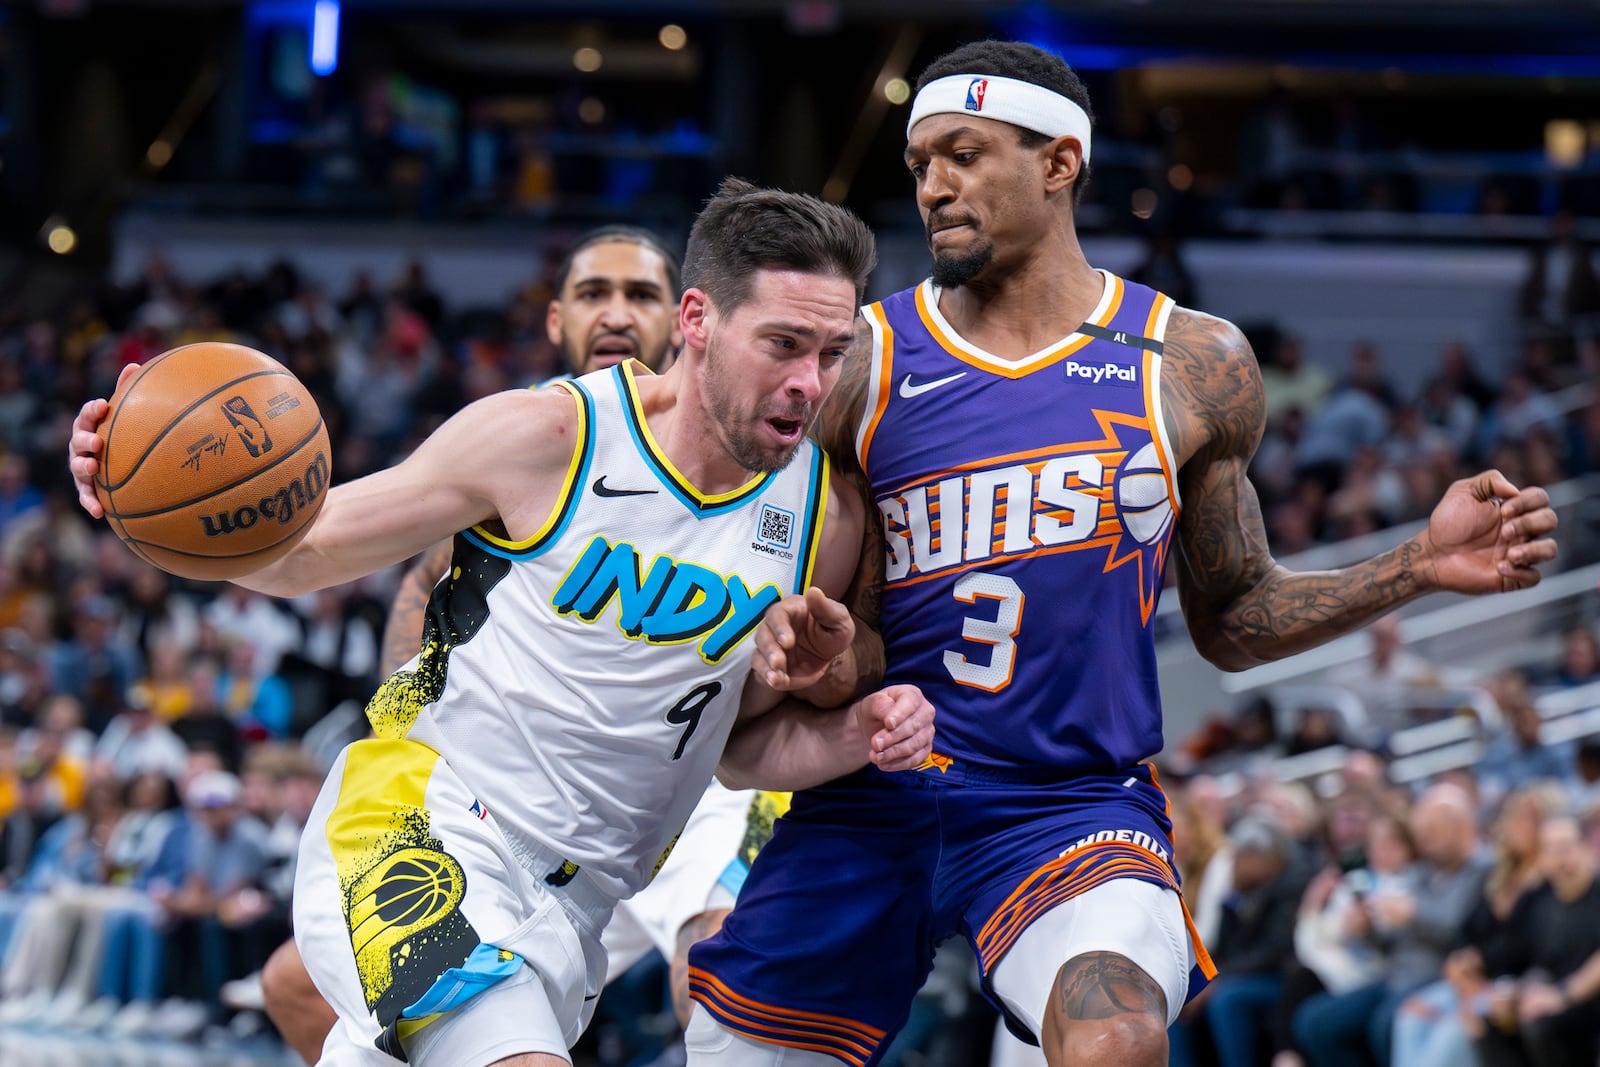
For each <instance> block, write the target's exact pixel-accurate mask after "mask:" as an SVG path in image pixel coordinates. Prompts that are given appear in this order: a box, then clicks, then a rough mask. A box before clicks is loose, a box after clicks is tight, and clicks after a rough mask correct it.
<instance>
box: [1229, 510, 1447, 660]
mask: <svg viewBox="0 0 1600 1067" xmlns="http://www.w3.org/2000/svg"><path fill="white" fill-rule="evenodd" d="M1422 553H1423V549H1422V545H1421V544H1420V543H1419V542H1418V541H1417V540H1416V539H1412V540H1410V541H1407V542H1406V543H1405V544H1403V545H1400V546H1399V547H1397V548H1395V549H1393V550H1392V551H1390V552H1385V553H1384V554H1383V555H1381V556H1377V557H1375V558H1374V559H1371V560H1368V561H1367V562H1365V563H1360V564H1357V565H1356V566H1354V567H1348V568H1346V569H1344V570H1338V571H1311V572H1307V573H1304V574H1294V573H1291V572H1289V571H1286V570H1283V569H1281V568H1279V569H1275V570H1274V571H1273V572H1272V573H1271V574H1270V575H1269V576H1268V577H1267V578H1266V579H1265V580H1264V581H1262V582H1261V583H1260V584H1258V585H1257V586H1255V587H1254V588H1252V589H1250V590H1248V591H1247V592H1245V593H1244V594H1243V595H1241V596H1239V597H1238V598H1237V599H1236V600H1234V602H1233V603H1232V604H1231V605H1229V606H1228V607H1227V608H1226V609H1225V610H1224V611H1222V612H1221V613H1220V615H1219V616H1218V618H1217V620H1216V621H1217V626H1218V631H1217V641H1216V642H1215V644H1214V645H1213V646H1212V647H1211V648H1210V649H1202V651H1203V652H1206V653H1207V654H1208V656H1209V655H1211V653H1212V652H1216V653H1218V655H1219V656H1220V657H1221V658H1220V659H1219V658H1218V656H1212V657H1211V658H1212V659H1213V662H1216V663H1217V664H1218V666H1222V667H1225V668H1228V669H1233V670H1239V669H1243V668H1244V667H1250V666H1254V665H1255V664H1258V663H1265V662H1267V661H1269V660H1275V659H1282V658H1283V657H1285V656H1292V655H1294V654H1295V653H1297V652H1304V651H1305V650H1306V649H1309V648H1315V647H1316V646H1317V645H1320V644H1322V643H1324V642H1326V641H1329V640H1331V639H1332V638H1335V637H1338V636H1339V635H1341V634H1346V633H1349V632H1350V631H1351V630H1354V629H1357V628H1358V627H1361V626H1364V625H1365V624H1367V623H1369V622H1371V621H1372V620H1373V619H1375V618H1377V617H1378V616H1379V615H1382V614H1384V613H1386V612H1388V611H1390V610H1391V609H1393V608H1396V607H1399V606H1400V605H1401V604H1404V603H1406V602H1407V601H1409V600H1413V599H1415V598H1416V597H1418V596H1421V595H1422V594H1423V593H1426V592H1428V586H1427V584H1426V583H1425V581H1424V579H1423V575H1422V571H1421V564H1422Z"/></svg>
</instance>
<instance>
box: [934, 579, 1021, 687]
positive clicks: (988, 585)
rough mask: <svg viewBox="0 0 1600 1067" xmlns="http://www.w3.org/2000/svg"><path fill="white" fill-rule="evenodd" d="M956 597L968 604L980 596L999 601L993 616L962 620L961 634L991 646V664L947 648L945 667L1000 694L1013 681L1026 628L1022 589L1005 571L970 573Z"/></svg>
mask: <svg viewBox="0 0 1600 1067" xmlns="http://www.w3.org/2000/svg"><path fill="white" fill-rule="evenodd" d="M955 597H956V599H957V600H959V601H961V602H962V603H964V604H976V603H977V602H978V600H979V599H983V600H993V601H995V602H996V606H995V614H994V618H993V619H985V618H980V617H977V616H973V615H968V616H966V617H965V618H964V619H962V620H961V636H962V637H963V638H964V639H966V640H968V641H972V642H975V643H977V644H980V645H989V646H991V651H990V653H989V662H988V663H974V662H973V661H972V660H970V659H968V658H967V657H966V656H965V655H963V654H962V653H960V652H956V651H953V650H949V649H947V650H946V651H945V654H944V666H945V670H947V671H949V672H950V677H952V678H954V679H955V680H956V681H957V682H959V683H961V684H962V685H970V686H972V687H973V688H975V689H983V690H987V691H988V692H990V693H998V692H999V691H1000V690H1002V689H1004V688H1005V687H1006V686H1007V685H1010V684H1011V668H1012V666H1013V664H1014V663H1015V662H1016V658H1017V642H1016V636H1017V632H1018V631H1019V630H1021V629H1022V599H1023V598H1022V589H1021V588H1020V587H1018V585H1017V583H1016V582H1015V581H1013V580H1012V579H1010V578H1008V577H1006V576H1005V575H1003V574H982V573H968V574H965V575H963V576H962V577H961V579H960V580H959V581H958V582H956V589H955Z"/></svg>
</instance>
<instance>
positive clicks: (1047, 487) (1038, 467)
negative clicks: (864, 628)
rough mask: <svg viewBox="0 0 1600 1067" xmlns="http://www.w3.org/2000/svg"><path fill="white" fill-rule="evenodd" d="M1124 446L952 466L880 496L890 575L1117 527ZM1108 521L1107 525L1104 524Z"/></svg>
mask: <svg viewBox="0 0 1600 1067" xmlns="http://www.w3.org/2000/svg"><path fill="white" fill-rule="evenodd" d="M1125 455H1126V453H1125V452H1123V451H1113V452H1109V453H1108V452H1081V453H1076V454H1071V455H1057V456H1048V457H1046V456H1040V457H1037V458H1033V459H1028V460H1025V461H1020V462H1013V463H1006V464H1003V465H998V466H994V467H990V468H987V469H980V470H972V471H965V472H960V473H951V474H949V475H947V476H945V477H943V478H940V479H938V480H937V481H924V482H922V483H919V484H916V485H913V486H911V487H909V488H906V489H902V490H900V491H899V492H896V493H893V494H891V495H888V496H884V497H880V498H879V499H878V512H879V514H880V515H881V516H882V517H883V533H884V539H885V541H886V542H887V557H888V559H887V562H888V569H887V572H886V574H885V579H886V580H887V581H890V582H894V581H899V580H901V579H904V578H906V577H908V576H911V575H913V574H916V575H925V574H932V573H935V572H938V571H943V570H947V569H949V568H952V567H958V566H963V565H966V564H970V563H974V562H977V561H980V560H986V559H993V558H999V557H1005V556H1015V555H1022V554H1027V553H1031V552H1036V551H1039V550H1040V549H1044V548H1052V547H1056V546H1062V545H1072V544H1076V543H1082V542H1087V541H1090V540H1091V539H1094V538H1096V537H1097V536H1102V535H1105V534H1108V533H1110V534H1114V533H1115V532H1116V510H1115V506H1114V504H1113V503H1112V502H1111V483H1112V476H1113V475H1114V474H1115V470H1116V466H1115V465H1116V463H1117V462H1119V461H1120V460H1121V459H1122V457H1124V456H1125ZM1107 524H1109V525H1107Z"/></svg>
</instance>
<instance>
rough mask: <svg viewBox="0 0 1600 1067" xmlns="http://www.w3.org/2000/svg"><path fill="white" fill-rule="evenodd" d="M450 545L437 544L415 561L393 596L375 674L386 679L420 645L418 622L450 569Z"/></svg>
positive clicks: (444, 543) (424, 615)
mask: <svg viewBox="0 0 1600 1067" xmlns="http://www.w3.org/2000/svg"><path fill="white" fill-rule="evenodd" d="M450 546H451V542H450V541H440V542H439V543H438V544H436V545H434V546H433V547H432V548H430V549H428V551H426V552H424V553H423V554H422V555H420V556H418V557H417V561H416V562H415V563H413V564H412V565H411V567H410V569H409V570H407V571H406V573H405V577H403V578H401V579H400V588H399V589H398V590H397V591H396V592H395V595H394V603H393V604H391V605H389V617H388V618H387V619H385V620H384V623H383V651H382V654H381V655H380V656H379V658H378V671H379V673H380V674H382V675H384V676H385V677H387V676H388V675H391V674H393V673H394V672H395V671H397V670H399V669H400V668H401V667H403V666H405V665H406V662H407V661H408V660H409V659H411V657H412V656H415V655H416V654H417V648H418V647H419V646H420V645H421V644H422V620H423V619H424V618H426V617H427V614H428V598H429V597H430V596H432V595H433V587H434V586H435V585H436V584H438V581H439V577H440V576H441V575H442V574H444V572H445V569H446V568H447V567H449V566H450Z"/></svg>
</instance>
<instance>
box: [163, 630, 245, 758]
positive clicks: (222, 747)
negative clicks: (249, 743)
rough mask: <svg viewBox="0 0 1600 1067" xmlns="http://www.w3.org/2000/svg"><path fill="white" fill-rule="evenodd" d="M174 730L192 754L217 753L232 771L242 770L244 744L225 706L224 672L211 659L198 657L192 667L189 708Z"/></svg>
mask: <svg viewBox="0 0 1600 1067" xmlns="http://www.w3.org/2000/svg"><path fill="white" fill-rule="evenodd" d="M171 726H172V732H173V733H174V734H176V735H177V737H178V740H180V741H182V742H183V744H184V747H185V748H187V749H189V750H190V751H191V752H192V751H195V750H205V751H210V752H215V753H216V754H217V755H218V756H219V757H220V758H221V760H222V765H223V767H225V768H227V769H228V770H230V771H231V770H235V769H237V768H238V767H239V763H240V756H241V749H242V747H243V743H242V741H241V739H240V737H239V731H238V729H237V727H236V726H235V725H234V722H233V720H232V719H230V718H228V715H227V712H226V711H225V709H224V708H223V705H222V670H221V668H220V667H219V666H218V665H217V662H216V661H215V660H213V659H211V658H210V657H209V656H200V657H197V658H196V659H195V660H194V661H193V662H192V663H191V664H190V666H189V707H188V709H187V710H186V711H185V712H184V713H183V715H182V716H181V717H179V718H177V719H174V720H173V722H172V724H171Z"/></svg>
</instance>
